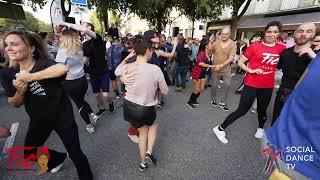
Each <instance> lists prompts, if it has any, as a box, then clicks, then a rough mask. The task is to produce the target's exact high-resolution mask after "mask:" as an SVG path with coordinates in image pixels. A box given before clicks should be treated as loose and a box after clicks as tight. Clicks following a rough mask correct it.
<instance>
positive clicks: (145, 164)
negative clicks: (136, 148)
mask: <svg viewBox="0 0 320 180" xmlns="http://www.w3.org/2000/svg"><path fill="white" fill-rule="evenodd" d="M148 167H149V166H148V164H147V163H144V164H143V163H141V164H140V167H139V170H140V171H141V172H143V171H145V170H147V169H148Z"/></svg>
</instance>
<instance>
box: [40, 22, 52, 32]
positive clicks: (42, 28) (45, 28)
mask: <svg viewBox="0 0 320 180" xmlns="http://www.w3.org/2000/svg"><path fill="white" fill-rule="evenodd" d="M39 31H40V32H52V26H51V25H50V24H46V23H44V22H43V21H40V20H39Z"/></svg>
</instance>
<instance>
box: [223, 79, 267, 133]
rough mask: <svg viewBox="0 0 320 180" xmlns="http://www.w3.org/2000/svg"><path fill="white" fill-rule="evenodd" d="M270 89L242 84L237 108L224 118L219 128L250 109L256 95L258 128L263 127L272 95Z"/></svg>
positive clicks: (227, 124) (224, 126)
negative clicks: (242, 87)
mask: <svg viewBox="0 0 320 180" xmlns="http://www.w3.org/2000/svg"><path fill="white" fill-rule="evenodd" d="M272 91H273V88H254V87H250V86H246V85H244V89H243V92H242V94H241V98H240V103H239V106H238V109H237V110H236V111H234V112H233V113H231V114H230V115H229V116H228V117H227V118H226V120H225V121H224V122H223V123H222V124H221V128H223V129H225V128H227V127H228V126H229V125H230V124H232V123H233V122H235V121H236V120H237V119H239V118H240V117H242V116H244V115H245V114H246V113H247V112H248V111H249V110H250V108H251V106H252V104H253V102H254V99H255V98H256V97H257V105H258V109H257V111H258V121H259V128H263V126H264V123H265V122H266V120H267V108H268V106H269V103H270V100H271V97H272Z"/></svg>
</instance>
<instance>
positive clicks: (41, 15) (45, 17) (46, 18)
mask: <svg viewBox="0 0 320 180" xmlns="http://www.w3.org/2000/svg"><path fill="white" fill-rule="evenodd" d="M51 2H52V0H49V1H48V3H47V4H46V5H45V6H44V7H43V8H42V9H40V8H38V10H37V11H36V12H34V11H33V10H32V8H31V7H29V6H26V5H24V6H23V9H24V10H25V11H29V12H31V13H32V14H33V15H34V16H35V17H36V18H38V19H40V20H41V21H43V22H45V23H47V24H51V18H50V5H51ZM90 15H91V12H88V13H84V14H82V17H83V21H89V18H90ZM69 16H71V17H76V22H79V20H80V15H78V14H74V13H73V12H71V13H70V15H69Z"/></svg>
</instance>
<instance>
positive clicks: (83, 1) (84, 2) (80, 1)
mask: <svg viewBox="0 0 320 180" xmlns="http://www.w3.org/2000/svg"><path fill="white" fill-rule="evenodd" d="M71 3H72V4H77V5H82V6H87V5H88V0H71Z"/></svg>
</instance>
